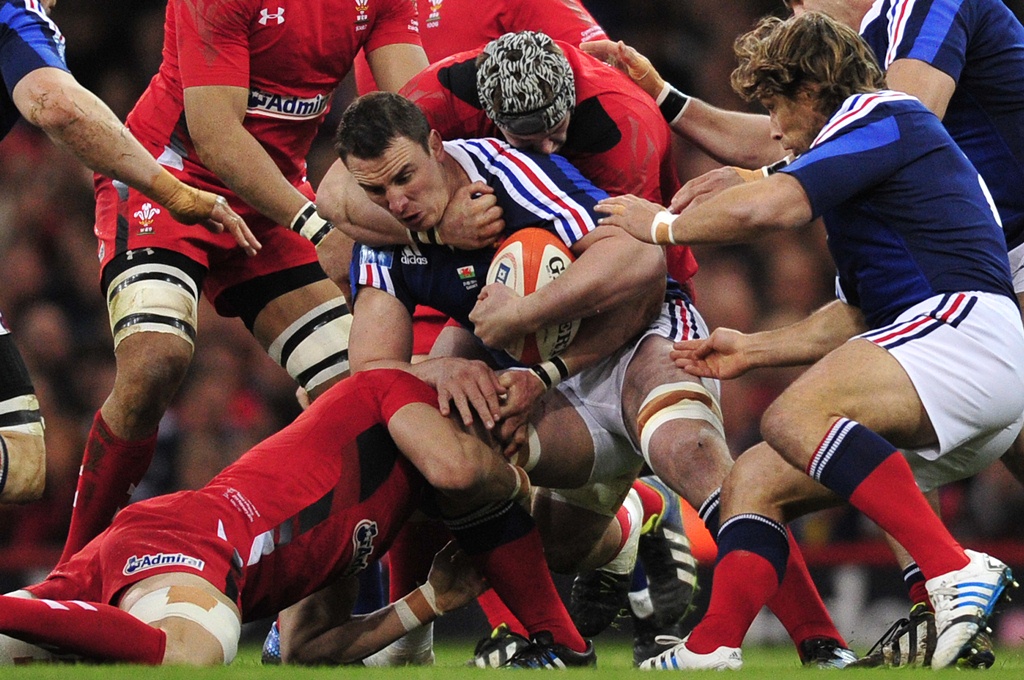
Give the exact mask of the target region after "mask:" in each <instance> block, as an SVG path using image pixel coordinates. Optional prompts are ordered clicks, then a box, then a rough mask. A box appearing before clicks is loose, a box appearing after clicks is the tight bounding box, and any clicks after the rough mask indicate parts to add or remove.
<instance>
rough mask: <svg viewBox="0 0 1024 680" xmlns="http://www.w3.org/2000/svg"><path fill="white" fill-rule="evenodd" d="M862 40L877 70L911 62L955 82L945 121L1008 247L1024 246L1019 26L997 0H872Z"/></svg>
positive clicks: (1023, 69) (1023, 47)
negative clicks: (986, 194)
mask: <svg viewBox="0 0 1024 680" xmlns="http://www.w3.org/2000/svg"><path fill="white" fill-rule="evenodd" d="M861 35H862V36H864V38H865V40H867V42H868V44H870V45H871V48H872V49H873V50H874V52H875V55H876V56H877V57H878V60H879V62H880V63H881V64H882V68H885V69H887V68H888V67H889V65H890V64H892V62H893V61H895V60H897V59H917V60H919V61H923V62H925V63H927V64H930V65H931V66H933V67H935V68H936V69H938V70H940V71H942V72H943V73H946V74H947V75H949V76H950V77H951V78H952V79H953V80H954V81H955V82H956V90H955V91H954V92H953V96H952V98H951V99H950V101H949V106H948V108H947V110H946V114H945V116H944V118H943V124H944V125H945V126H946V129H947V130H949V133H950V134H951V135H952V136H953V139H955V140H956V142H957V144H959V145H960V148H961V149H963V151H964V153H965V154H967V157H968V158H970V159H971V163H973V164H974V167H976V168H977V169H978V172H980V173H981V176H982V177H984V178H985V182H986V183H987V184H988V186H989V189H990V190H991V191H992V198H993V199H994V200H995V203H996V206H997V207H998V208H999V215H1000V217H1001V218H1002V221H1003V229H1004V231H1005V234H1006V241H1007V243H1008V245H1009V247H1010V248H1013V247H1015V246H1017V245H1020V244H1021V243H1024V190H1022V187H1024V26H1021V24H1020V22H1019V21H1018V20H1017V18H1016V17H1015V16H1014V15H1013V13H1012V12H1011V11H1010V10H1009V9H1008V8H1007V7H1006V5H1005V4H1004V3H1003V2H1002V0H878V1H877V2H875V4H874V5H873V6H872V8H871V10H870V11H869V12H868V14H867V15H866V16H865V17H864V22H863V23H862V25H861Z"/></svg>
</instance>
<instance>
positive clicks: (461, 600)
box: [427, 541, 487, 613]
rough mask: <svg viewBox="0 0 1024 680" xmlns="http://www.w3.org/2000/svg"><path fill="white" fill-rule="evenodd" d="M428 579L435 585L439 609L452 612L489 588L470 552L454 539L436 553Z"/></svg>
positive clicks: (435, 595) (436, 601)
mask: <svg viewBox="0 0 1024 680" xmlns="http://www.w3.org/2000/svg"><path fill="white" fill-rule="evenodd" d="M427 581H428V582H429V583H430V585H431V586H433V588H434V597H435V598H436V600H435V603H436V604H437V608H438V609H440V610H441V611H442V612H445V613H447V612H450V611H454V610H456V609H458V608H459V607H462V606H463V605H466V604H469V603H470V602H471V601H473V600H474V599H476V596H477V595H479V594H480V593H482V592H484V591H485V590H487V581H486V580H484V577H483V576H481V575H480V573H479V572H478V571H477V570H476V568H475V567H474V566H473V563H472V562H470V560H469V558H468V557H467V556H466V553H464V552H462V551H461V550H459V549H458V547H457V546H456V545H455V541H451V542H449V543H448V545H446V546H445V547H444V548H443V549H442V550H441V552H439V553H437V555H435V556H434V562H433V564H431V565H430V573H429V574H427Z"/></svg>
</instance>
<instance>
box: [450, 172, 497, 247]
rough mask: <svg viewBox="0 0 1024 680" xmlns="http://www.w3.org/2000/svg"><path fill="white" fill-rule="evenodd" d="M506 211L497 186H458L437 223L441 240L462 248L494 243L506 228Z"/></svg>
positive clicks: (482, 184)
mask: <svg viewBox="0 0 1024 680" xmlns="http://www.w3.org/2000/svg"><path fill="white" fill-rule="evenodd" d="M503 214H504V213H503V212H502V210H501V207H500V206H499V205H498V199H497V197H496V196H495V195H494V189H492V188H491V187H490V186H488V185H487V184H485V183H484V182H473V183H471V184H469V185H467V186H464V187H459V188H458V189H456V190H455V193H454V194H453V195H452V200H451V201H449V203H448V207H447V208H445V211H444V215H442V216H441V222H440V224H438V225H437V231H438V234H439V235H440V236H441V240H442V241H444V242H445V243H446V244H447V245H450V246H454V247H455V248H461V249H463V250H477V249H479V248H484V247H486V246H489V245H491V244H493V243H494V242H495V241H497V240H498V237H499V236H501V232H502V231H504V229H505V220H504V219H502V215H503Z"/></svg>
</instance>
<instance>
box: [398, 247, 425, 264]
mask: <svg viewBox="0 0 1024 680" xmlns="http://www.w3.org/2000/svg"><path fill="white" fill-rule="evenodd" d="M402 264H427V258H426V257H424V256H423V255H422V254H420V253H418V252H415V251H414V250H413V249H412V248H411V247H409V246H406V247H405V248H402Z"/></svg>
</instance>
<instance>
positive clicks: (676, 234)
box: [597, 173, 813, 245]
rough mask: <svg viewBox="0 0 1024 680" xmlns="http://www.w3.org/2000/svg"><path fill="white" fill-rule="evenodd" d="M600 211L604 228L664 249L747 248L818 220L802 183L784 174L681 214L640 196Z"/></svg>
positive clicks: (608, 203)
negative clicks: (745, 245) (733, 245)
mask: <svg viewBox="0 0 1024 680" xmlns="http://www.w3.org/2000/svg"><path fill="white" fill-rule="evenodd" d="M597 210H598V211H599V212H602V213H605V217H602V218H601V219H600V224H601V225H602V226H605V225H610V226H615V227H619V228H621V229H623V230H625V231H626V232H627V233H629V234H630V235H632V236H633V237H634V238H636V239H639V240H640V241H643V242H645V243H658V244H661V245H671V244H685V245H696V244H728V243H744V242H747V241H753V240H756V239H759V238H761V237H763V236H767V235H768V234H770V233H771V232H773V231H782V230H787V229H796V228H798V227H802V226H804V225H806V224H807V223H808V222H810V220H811V218H812V217H813V212H812V210H811V203H810V200H809V199H808V198H807V194H806V193H805V192H804V190H803V187H802V186H801V185H800V182H799V181H798V180H796V179H794V178H793V177H790V176H789V175H786V174H784V173H777V174H775V175H772V176H771V177H768V178H767V179H764V180H762V181H759V182H749V183H743V184H740V185H737V186H734V187H731V188H728V189H725V190H723V191H721V192H720V193H718V194H715V195H714V196H712V197H711V198H708V199H707V200H706V201H703V202H701V203H700V204H698V205H692V204H691V206H690V207H689V208H687V209H686V210H684V211H683V212H681V213H679V214H678V215H672V214H668V213H663V212H659V206H657V205H655V204H653V203H651V202H650V201H647V200H644V199H642V198H639V197H637V196H613V197H611V198H606V199H604V200H602V201H601V202H600V203H598V204H597Z"/></svg>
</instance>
